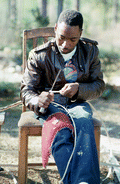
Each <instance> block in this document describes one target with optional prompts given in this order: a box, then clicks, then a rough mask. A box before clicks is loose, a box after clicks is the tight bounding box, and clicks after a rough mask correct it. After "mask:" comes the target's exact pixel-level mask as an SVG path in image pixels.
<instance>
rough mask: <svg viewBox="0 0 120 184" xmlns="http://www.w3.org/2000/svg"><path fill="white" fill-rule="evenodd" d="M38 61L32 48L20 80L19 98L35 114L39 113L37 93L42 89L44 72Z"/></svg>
mask: <svg viewBox="0 0 120 184" xmlns="http://www.w3.org/2000/svg"><path fill="white" fill-rule="evenodd" d="M39 63H40V62H39ZM39 63H38V59H37V54H36V53H35V52H34V50H32V51H31V52H30V53H29V57H28V61H27V66H26V69H25V73H24V75H23V80H22V82H21V99H22V101H23V103H24V104H25V105H26V106H27V107H28V108H29V109H30V110H32V111H34V112H35V113H36V114H39V106H38V100H39V94H40V92H41V91H43V89H44V85H43V84H44V81H43V79H44V77H43V75H44V74H43V73H44V72H43V70H42V68H41V67H42V66H41V67H40V66H39ZM40 84H41V85H40Z"/></svg>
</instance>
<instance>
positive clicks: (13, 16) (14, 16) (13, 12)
mask: <svg viewBox="0 0 120 184" xmlns="http://www.w3.org/2000/svg"><path fill="white" fill-rule="evenodd" d="M16 20H17V11H16V0H11V22H12V25H13V27H16Z"/></svg>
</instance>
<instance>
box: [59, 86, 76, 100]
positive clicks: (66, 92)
mask: <svg viewBox="0 0 120 184" xmlns="http://www.w3.org/2000/svg"><path fill="white" fill-rule="evenodd" d="M78 88H79V83H77V82H75V83H67V84H65V86H64V87H63V88H62V89H61V90H60V94H61V95H63V96H66V97H68V98H72V97H73V96H74V95H75V94H76V93H77V91H78Z"/></svg>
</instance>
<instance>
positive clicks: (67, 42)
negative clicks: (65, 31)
mask: <svg viewBox="0 0 120 184" xmlns="http://www.w3.org/2000/svg"><path fill="white" fill-rule="evenodd" d="M62 46H63V47H64V48H68V47H69V41H68V40H65V41H64V42H63V44H62Z"/></svg>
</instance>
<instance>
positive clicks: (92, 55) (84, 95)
mask: <svg viewBox="0 0 120 184" xmlns="http://www.w3.org/2000/svg"><path fill="white" fill-rule="evenodd" d="M98 53H99V51H98V48H97V46H95V45H92V47H89V52H88V55H89V57H88V61H87V63H88V62H89V68H88V65H87V68H86V65H85V71H86V72H87V73H89V77H88V80H87V81H86V82H81V83H79V90H78V95H77V100H83V101H86V100H92V99H96V98H98V97H100V96H101V95H102V93H103V91H104V89H105V83H104V81H103V74H102V71H101V63H100V60H99V58H98Z"/></svg>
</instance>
